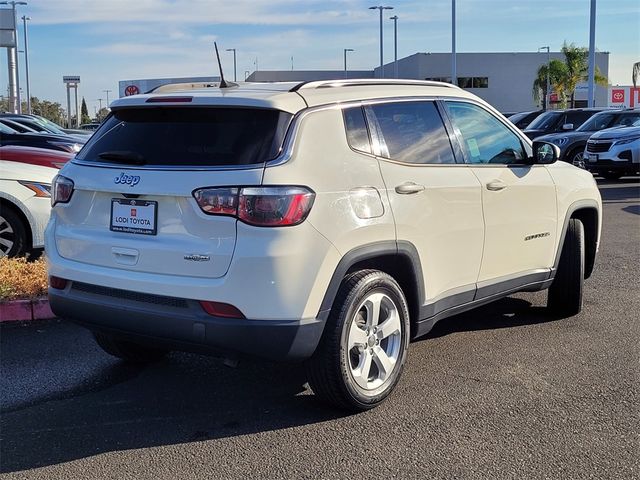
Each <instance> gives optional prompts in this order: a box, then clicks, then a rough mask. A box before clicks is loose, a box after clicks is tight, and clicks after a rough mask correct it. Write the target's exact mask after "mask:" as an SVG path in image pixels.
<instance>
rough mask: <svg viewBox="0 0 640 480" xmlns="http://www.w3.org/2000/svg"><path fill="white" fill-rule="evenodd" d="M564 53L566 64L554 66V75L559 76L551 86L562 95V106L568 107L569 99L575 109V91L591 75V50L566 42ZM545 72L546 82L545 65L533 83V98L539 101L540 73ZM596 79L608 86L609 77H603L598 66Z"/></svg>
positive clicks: (563, 48)
mask: <svg viewBox="0 0 640 480" xmlns="http://www.w3.org/2000/svg"><path fill="white" fill-rule="evenodd" d="M561 51H562V53H563V54H564V62H560V63H563V67H560V66H559V65H554V66H552V67H551V70H550V71H551V73H552V75H553V74H554V71H555V73H556V74H557V75H558V76H557V78H555V83H554V80H552V82H551V85H552V86H553V89H554V90H555V91H556V92H558V93H559V94H560V95H561V102H562V104H563V105H562V106H563V107H564V106H566V102H567V98H568V99H569V106H570V107H571V108H574V107H575V91H576V86H577V85H578V83H580V82H584V81H587V80H588V75H589V50H588V49H587V48H585V47H576V45H575V44H573V43H569V44H568V43H567V42H564V44H563V45H562V50H561ZM553 62H559V60H552V62H551V63H553ZM542 67H544V69H543V70H542V71H543V72H544V78H545V82H546V65H543V66H541V67H540V69H538V74H537V75H536V78H535V79H534V81H533V97H534V98H535V99H536V100H537V99H539V95H540V93H539V89H540V87H541V85H540V84H539V81H540V71H541V69H542ZM594 79H595V82H596V83H597V84H598V85H604V86H606V85H607V83H608V80H607V77H605V76H604V75H602V73H601V72H600V69H599V68H598V67H597V66H596V69H595V72H594Z"/></svg>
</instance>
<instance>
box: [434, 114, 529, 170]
mask: <svg viewBox="0 0 640 480" xmlns="http://www.w3.org/2000/svg"><path fill="white" fill-rule="evenodd" d="M445 103H446V105H447V109H448V112H449V116H450V117H451V121H452V123H453V125H454V126H455V127H457V129H458V130H459V131H460V134H461V136H462V143H463V148H464V150H465V151H466V154H467V158H468V160H469V162H470V163H475V164H478V163H491V164H507V165H508V164H513V163H522V162H523V161H524V160H525V158H526V157H527V156H526V152H525V151H524V149H523V147H522V143H521V142H520V139H519V138H518V136H517V135H516V134H515V133H514V132H512V131H511V130H510V129H509V128H507V127H506V126H505V125H504V124H503V123H502V122H500V120H498V119H497V118H496V117H494V116H493V115H492V114H490V113H489V112H487V111H486V110H484V109H483V108H480V107H479V106H477V105H473V104H471V103H466V102H445Z"/></svg>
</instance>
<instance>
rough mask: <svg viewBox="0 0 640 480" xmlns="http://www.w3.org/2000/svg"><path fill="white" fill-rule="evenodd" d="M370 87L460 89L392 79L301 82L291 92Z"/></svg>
mask: <svg viewBox="0 0 640 480" xmlns="http://www.w3.org/2000/svg"><path fill="white" fill-rule="evenodd" d="M368 85H371V86H373V85H376V86H379V85H389V86H392V85H406V86H414V87H416V86H422V87H445V88H460V87H457V86H456V85H453V84H451V83H444V82H434V81H430V80H405V79H402V80H400V79H390V78H354V79H345V80H311V81H306V82H300V83H299V84H297V85H295V86H294V87H293V88H291V90H289V91H290V92H297V91H298V90H307V89H312V88H334V87H355V86H368Z"/></svg>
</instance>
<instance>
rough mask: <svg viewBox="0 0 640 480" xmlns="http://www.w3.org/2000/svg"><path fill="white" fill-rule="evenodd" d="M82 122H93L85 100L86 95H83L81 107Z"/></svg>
mask: <svg viewBox="0 0 640 480" xmlns="http://www.w3.org/2000/svg"><path fill="white" fill-rule="evenodd" d="M80 123H91V117H90V116H89V110H88V109H87V102H85V101H84V97H82V106H81V107H80Z"/></svg>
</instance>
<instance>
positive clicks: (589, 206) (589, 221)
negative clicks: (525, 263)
mask: <svg viewBox="0 0 640 480" xmlns="http://www.w3.org/2000/svg"><path fill="white" fill-rule="evenodd" d="M572 218H577V219H578V220H580V221H581V222H582V225H583V226H584V237H585V238H584V241H585V266H584V267H585V268H584V278H585V279H586V278H589V277H590V276H591V273H592V272H593V268H594V265H595V261H596V255H597V251H598V241H599V230H600V229H599V225H600V211H599V209H598V204H597V203H596V202H595V201H590V200H581V201H579V202H576V203H574V204H572V205H571V206H570V207H569V209H568V210H567V213H566V215H565V218H564V223H563V226H562V234H561V236H560V242H559V243H558V246H557V250H556V258H555V261H554V264H553V268H554V270H557V268H558V265H559V263H560V254H561V253H562V245H564V240H565V237H566V235H567V228H568V226H569V220H571V219H572Z"/></svg>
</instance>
